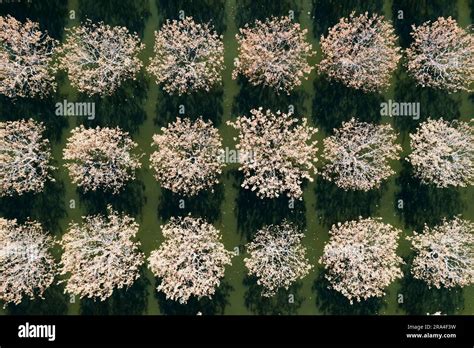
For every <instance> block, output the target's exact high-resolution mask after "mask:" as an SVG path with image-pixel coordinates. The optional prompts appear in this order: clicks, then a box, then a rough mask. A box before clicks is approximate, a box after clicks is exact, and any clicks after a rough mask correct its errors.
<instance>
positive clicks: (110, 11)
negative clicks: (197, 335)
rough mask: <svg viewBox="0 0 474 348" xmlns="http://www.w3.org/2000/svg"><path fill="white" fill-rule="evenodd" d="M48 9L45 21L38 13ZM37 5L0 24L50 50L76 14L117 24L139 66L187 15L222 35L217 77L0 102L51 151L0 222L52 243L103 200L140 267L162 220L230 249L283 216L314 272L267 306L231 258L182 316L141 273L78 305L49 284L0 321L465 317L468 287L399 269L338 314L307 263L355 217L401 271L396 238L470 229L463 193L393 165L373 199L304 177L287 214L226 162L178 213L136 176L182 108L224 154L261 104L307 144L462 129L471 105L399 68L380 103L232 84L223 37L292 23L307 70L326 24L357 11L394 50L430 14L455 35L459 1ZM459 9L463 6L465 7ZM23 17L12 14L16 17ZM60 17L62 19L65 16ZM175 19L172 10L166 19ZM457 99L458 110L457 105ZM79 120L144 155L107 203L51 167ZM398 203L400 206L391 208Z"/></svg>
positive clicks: (470, 307) (473, 296)
mask: <svg viewBox="0 0 474 348" xmlns="http://www.w3.org/2000/svg"><path fill="white" fill-rule="evenodd" d="M47 3H50V5H49V6H53V7H54V11H53V10H51V9H49V8H48V6H47ZM111 3H112V2H111V1H100V2H98V1H93V0H88V1H81V0H70V1H60V0H56V1H48V2H34V3H33V5H29V6H26V5H24V4H23V5H22V4H17V5H8V6H7V5H1V4H0V14H2V15H3V14H5V13H12V14H13V15H16V16H18V17H19V18H20V17H21V16H23V17H30V18H31V19H33V20H38V21H40V22H41V23H42V25H43V26H44V27H45V28H47V29H48V30H49V31H50V32H51V33H52V34H53V35H55V36H56V37H57V38H58V39H61V38H62V27H64V26H66V27H68V26H73V25H76V24H78V23H79V22H80V21H81V20H82V19H84V18H86V17H88V18H91V19H93V20H103V21H105V22H106V23H109V24H112V25H125V26H127V27H128V28H130V29H132V30H135V31H137V32H138V33H139V34H140V35H141V37H142V39H143V42H144V43H145V45H146V49H145V50H144V51H143V52H142V54H141V58H142V59H143V61H144V62H146V63H148V59H149V57H150V56H152V54H153V37H154V31H155V30H158V28H159V27H160V26H161V24H162V23H163V21H164V20H165V19H167V18H178V16H179V15H180V14H183V13H184V14H185V15H186V16H193V17H194V18H195V19H196V20H199V21H209V20H212V22H213V24H214V25H215V27H216V29H217V30H218V32H219V33H221V34H222V35H223V36H224V44H225V63H226V67H227V68H226V70H225V71H224V74H223V85H222V86H221V87H219V88H216V89H215V90H213V91H211V92H210V93H200V94H194V95H190V96H182V97H172V96H169V95H167V94H165V93H164V92H163V91H162V90H161V89H160V88H159V87H158V86H157V85H156V84H155V83H154V81H152V80H150V79H148V77H147V76H146V75H145V73H144V72H143V73H142V74H141V75H140V76H139V78H138V79H137V81H129V82H127V83H125V84H124V85H123V87H122V88H121V89H119V90H118V91H117V93H115V94H114V95H113V96H111V97H107V98H103V99H98V98H87V97H85V96H83V95H80V94H79V93H76V92H75V91H74V90H73V89H72V88H71V87H70V85H69V82H68V81H67V78H66V77H65V76H60V78H61V83H60V88H59V91H58V93H57V94H56V95H55V96H53V97H51V98H50V99H47V100H43V101H17V102H16V103H14V104H13V103H11V102H10V101H8V100H6V99H5V98H2V99H0V105H1V108H0V115H1V118H2V120H5V119H15V118H20V117H34V118H36V119H41V120H43V121H44V122H45V123H46V125H47V127H48V136H49V138H50V139H51V141H52V143H53V155H54V158H55V159H56V162H57V163H56V165H57V166H58V167H59V168H60V170H59V171H57V172H56V180H57V181H56V183H55V184H51V185H49V186H48V187H47V189H46V191H45V192H44V193H42V194H39V195H36V196H28V197H23V198H21V199H3V200H2V202H1V213H2V215H3V216H6V217H16V218H18V219H20V220H21V219H24V218H25V217H26V216H31V217H32V218H35V219H38V220H39V221H41V222H42V223H43V224H44V225H45V227H46V228H47V229H48V230H50V231H51V233H52V234H54V235H55V236H56V237H58V238H59V237H60V236H61V235H62V234H63V233H64V231H65V229H66V227H67V225H68V223H69V222H70V221H77V220H79V219H80V217H81V216H83V215H85V214H90V213H95V212H98V211H102V210H103V209H104V207H105V206H106V205H107V203H111V204H113V206H114V207H116V208H117V209H120V210H123V211H127V212H128V213H129V214H131V215H133V216H135V217H136V218H137V220H138V222H139V223H140V231H139V235H138V237H139V239H140V241H141V245H142V250H143V251H144V253H145V254H146V255H147V256H148V255H149V253H150V252H151V251H152V250H154V249H156V248H157V247H158V246H159V244H160V242H161V241H162V239H163V238H162V235H161V232H160V225H162V224H163V223H165V222H166V221H167V220H168V219H169V218H170V216H173V215H184V214H188V213H191V214H193V215H195V216H202V217H205V218H207V219H208V220H209V221H211V222H212V223H213V224H214V225H215V226H216V227H217V228H218V229H219V230H220V231H221V232H222V235H223V241H224V244H225V245H226V247H227V248H228V249H234V248H238V249H239V250H241V251H243V246H244V245H245V244H246V243H247V242H248V240H249V238H251V236H252V234H253V233H255V231H256V230H257V229H258V228H260V227H261V226H263V225H265V224H268V223H274V222H278V221H281V220H282V219H283V218H287V219H289V220H291V221H295V222H296V223H297V224H298V225H299V226H301V227H302V228H304V230H305V238H304V244H305V245H306V247H307V248H308V252H309V254H308V256H309V258H310V260H311V262H312V263H313V264H314V265H315V267H314V269H313V270H312V271H311V273H310V274H309V275H308V276H307V277H306V278H304V279H303V280H302V281H300V282H298V283H297V284H295V285H294V286H293V287H291V288H290V289H289V290H282V291H280V292H279V293H278V294H277V295H276V296H275V297H274V298H272V299H264V298H262V297H261V296H260V289H259V288H258V286H257V285H256V283H255V281H254V280H253V279H250V278H248V277H246V269H245V268H244V264H243V259H244V257H245V254H243V253H240V255H239V256H237V257H235V258H234V259H233V263H232V266H230V267H228V269H227V270H226V276H225V278H224V279H223V282H222V284H221V286H220V287H219V289H218V291H217V293H216V295H215V296H214V297H213V298H212V299H203V300H199V301H198V300H193V301H191V302H189V303H188V304H187V305H179V304H177V303H174V302H172V301H167V300H166V299H165V297H164V296H163V295H162V294H157V293H156V290H155V287H156V280H155V279H154V278H153V276H152V274H151V273H150V271H149V270H147V269H145V268H144V269H143V274H142V277H141V278H140V279H139V280H138V281H137V282H136V283H135V284H134V285H133V286H132V287H131V288H130V289H128V290H120V291H116V292H115V293H114V295H113V296H112V297H111V298H110V299H109V300H107V301H105V302H94V301H91V300H82V301H81V300H79V299H78V298H74V297H70V296H69V295H64V294H63V286H62V285H57V286H53V287H51V288H50V289H49V290H48V291H47V293H46V298H45V300H35V301H26V300H25V301H23V302H22V303H21V304H20V305H19V306H16V307H14V306H9V307H7V309H6V310H2V313H4V314H6V313H31V314H33V313H35V314H81V313H82V314H191V315H195V314H196V313H197V312H202V313H203V314H426V313H434V312H437V311H441V312H442V313H448V314H473V313H474V287H472V286H471V287H467V288H464V289H462V290H461V289H454V290H451V291H448V290H444V289H441V290H436V289H428V288H427V286H426V285H425V284H424V283H422V282H419V281H417V280H414V279H412V278H411V277H410V276H409V274H408V271H407V268H406V269H405V277H404V278H403V279H402V280H400V281H397V282H395V283H393V284H392V285H391V286H390V287H389V288H388V289H387V294H386V296H384V297H383V298H381V299H376V300H371V301H366V302H364V303H360V304H356V305H353V306H351V305H350V304H349V303H348V301H347V300H346V299H345V298H344V297H342V296H341V295H339V294H338V293H336V292H334V291H332V290H330V289H328V288H327V283H326V282H325V281H324V279H323V278H322V276H321V271H322V267H321V265H319V264H318V259H319V257H320V256H321V254H322V250H323V246H324V243H325V242H326V241H327V240H328V231H329V229H330V227H331V225H332V224H333V223H336V222H339V221H346V220H349V219H353V218H357V217H358V216H364V217H365V216H380V217H382V218H383V220H384V222H387V223H390V224H392V225H394V226H396V227H398V228H400V229H402V230H403V236H402V238H401V240H400V247H399V254H400V255H401V256H403V257H404V259H405V261H406V262H408V263H409V262H410V259H411V257H412V255H411V252H410V250H409V247H408V243H407V242H406V240H405V239H404V237H405V236H407V235H410V234H411V233H412V231H413V230H420V229H421V228H422V226H423V224H424V223H428V224H430V225H432V224H435V223H437V222H439V221H440V220H441V219H442V218H443V217H445V216H453V215H456V214H462V216H463V217H464V218H467V219H470V220H473V219H474V207H473V206H474V205H473V202H474V189H473V188H468V189H458V190H456V189H432V188H430V187H426V186H423V185H420V184H419V183H418V181H417V180H415V179H414V178H413V177H412V175H411V169H410V168H409V166H408V165H407V163H406V161H404V160H403V159H402V160H401V161H399V162H396V163H394V165H395V168H396V172H397V173H396V175H394V176H393V177H391V179H390V180H388V181H387V183H386V184H385V185H383V187H382V188H381V189H380V190H375V191H372V192H368V193H360V192H357V193H355V192H345V191H343V190H340V189H339V188H337V187H336V186H335V185H333V184H331V183H328V182H327V181H324V180H322V179H321V178H320V177H319V176H317V177H316V179H315V181H314V182H313V183H307V184H306V185H305V189H304V196H303V200H302V201H301V202H296V204H295V206H294V207H293V208H291V207H290V206H289V204H288V201H287V200H286V199H276V200H260V199H257V198H256V197H255V195H254V194H253V193H251V192H247V191H246V190H243V189H241V188H240V183H241V175H240V173H239V172H238V171H237V167H236V166H235V165H229V166H228V167H227V168H226V170H225V171H224V173H223V175H222V180H221V184H219V185H218V186H217V187H216V189H215V191H214V193H211V192H209V193H203V194H201V195H199V196H197V197H196V198H194V199H185V203H186V205H185V206H186V208H185V209H180V208H179V207H178V204H179V199H180V198H181V197H178V196H176V195H173V194H171V193H170V192H168V191H166V190H163V189H161V188H160V187H159V185H158V184H157V182H156V181H155V179H154V178H153V176H152V173H151V171H150V170H149V162H148V158H149V154H150V153H151V152H152V148H151V142H152V135H153V134H154V133H157V132H159V129H160V127H162V126H163V125H166V124H167V123H168V122H170V121H172V120H173V119H174V118H175V117H176V116H177V115H178V107H179V106H180V105H184V106H185V108H186V115H187V116H189V117H196V116H200V115H202V116H203V117H204V118H207V119H211V120H212V121H213V122H214V124H216V125H217V126H218V127H219V130H220V133H221V135H222V137H223V139H224V146H227V147H229V148H234V146H235V142H234V140H233V137H234V136H235V135H236V133H235V130H233V129H232V128H231V127H229V126H228V125H226V121H228V120H233V119H235V118H236V117H237V116H238V115H243V114H246V113H248V111H249V110H250V109H252V108H253V107H258V106H263V107H265V108H267V107H268V108H272V109H274V110H275V111H276V110H277V109H280V110H282V111H286V110H287V109H288V107H289V106H290V105H292V106H293V107H294V109H295V113H296V114H297V115H301V116H304V117H307V118H308V120H309V121H310V124H312V125H314V126H316V127H317V128H318V129H319V133H318V144H319V145H320V146H319V147H321V144H322V139H323V138H324V137H325V136H326V135H327V134H328V133H329V132H330V131H331V130H332V129H333V128H334V127H337V126H339V125H340V124H341V122H343V121H345V120H349V119H350V118H351V117H353V116H355V117H358V118H360V119H363V120H367V121H371V122H376V123H377V122H380V123H391V124H392V125H393V126H394V127H395V129H396V130H397V132H399V142H400V143H401V144H402V145H403V149H404V153H403V155H406V154H407V153H408V151H409V145H408V133H409V132H411V131H413V130H414V129H415V128H416V127H417V125H418V124H419V122H421V121H423V120H424V119H426V118H427V117H433V118H439V117H443V118H445V119H454V118H458V119H462V120H467V119H470V118H472V116H473V114H474V112H473V111H474V104H473V98H472V95H471V96H470V95H468V94H467V93H456V94H446V93H441V92H435V91H432V90H428V89H422V88H419V87H416V86H415V85H414V83H413V81H412V80H411V79H410V78H409V77H407V76H406V74H405V73H404V69H403V68H399V70H398V71H397V72H396V74H394V77H393V79H392V84H391V87H390V89H389V90H388V91H386V92H385V93H384V94H382V95H373V94H363V93H360V92H357V91H354V90H350V89H347V88H345V87H344V86H342V85H339V84H336V83H329V82H328V81H326V80H325V79H324V78H323V77H321V76H319V75H318V74H317V73H316V71H314V70H313V72H312V73H311V75H310V77H309V79H308V80H307V81H305V82H304V83H303V85H302V86H301V88H298V89H297V90H296V91H295V92H294V93H292V94H291V95H290V96H287V95H276V94H274V93H273V92H272V91H270V90H268V89H265V88H260V87H253V86H251V85H249V84H248V83H246V81H245V80H244V79H239V80H232V78H231V72H232V68H233V60H234V58H235V57H236V55H237V47H236V41H235V34H236V33H237V32H238V28H239V27H241V26H243V25H244V24H245V23H252V22H253V21H254V20H255V19H262V18H265V17H269V16H271V15H275V16H280V15H287V14H289V15H294V16H295V21H298V22H299V23H301V25H302V27H303V28H305V29H307V30H308V35H307V36H308V40H309V41H310V42H311V43H312V44H313V47H314V48H315V49H317V51H318V54H317V55H316V56H315V57H313V58H312V60H311V63H312V64H316V63H317V62H318V61H319V60H320V51H319V45H318V39H319V37H320V36H321V34H324V33H326V32H327V29H328V28H329V27H330V26H332V25H334V24H335V23H336V22H337V20H338V18H339V17H342V16H346V15H348V14H350V12H351V11H353V10H354V11H357V12H365V11H369V12H376V13H382V14H384V15H385V17H386V18H388V19H390V20H393V22H394V24H395V28H396V30H397V34H398V35H399V36H400V41H401V44H402V45H403V46H404V47H406V45H407V44H409V39H410V38H409V35H408V33H409V31H410V26H411V24H413V23H417V24H419V23H422V22H424V21H426V20H432V19H435V18H437V17H438V16H449V15H450V16H453V17H455V18H456V19H457V20H458V22H459V23H460V24H461V25H462V26H463V27H465V26H467V25H469V24H470V23H471V20H472V12H471V8H472V5H474V4H473V1H467V0H459V1H450V0H446V1H441V0H436V1H411V0H403V1H396V0H393V1H388V0H386V1H377V0H350V1H348V0H340V1H329V0H325V1H319V0H314V1H309V0H306V1H305V0H300V1H297V0H284V1H283V0H282V1H275V0H265V1H262V0H202V1H189V0H187V1H185V0H177V1H167V0H156V1H155V0H149V1H147V0H141V1H132V0H127V1H117V2H115V3H114V4H111ZM469 3H470V4H471V7H470V6H469V5H470V4H469ZM22 6H23V7H22ZM72 11H73V12H72ZM180 11H184V12H180ZM469 97H471V99H470V98H469ZM65 98H66V99H68V100H69V101H76V100H77V101H93V102H95V103H96V118H95V120H85V119H72V118H68V119H66V118H58V117H57V116H55V115H54V104H55V103H56V102H57V101H62V100H63V99H65ZM387 100H395V101H398V102H419V103H420V110H421V116H420V119H419V120H413V119H412V118H396V117H393V118H391V117H382V116H380V103H381V102H383V101H387ZM80 123H85V124H86V125H89V126H95V125H113V126H115V125H118V126H120V127H122V128H123V129H125V130H127V131H129V132H130V133H131V134H132V136H133V138H134V140H135V141H136V142H137V143H138V144H139V150H140V151H141V152H144V153H145V154H146V155H145V156H144V158H143V167H142V169H141V170H140V171H139V174H138V177H137V180H136V181H135V182H133V183H131V184H130V185H128V186H127V188H126V190H125V191H124V192H123V193H121V194H119V195H117V196H111V195H105V194H95V195H81V194H80V193H79V192H78V191H77V190H76V187H75V186H74V185H72V184H71V182H70V179H69V178H68V176H67V172H66V171H65V170H64V168H63V164H64V162H63V161H62V149H63V148H64V145H65V141H66V138H67V137H68V135H69V132H70V130H71V129H72V128H74V127H75V126H77V125H78V124H80ZM400 202H402V203H403V208H399V207H400Z"/></svg>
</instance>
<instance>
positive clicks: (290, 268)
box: [244, 221, 311, 297]
mask: <svg viewBox="0 0 474 348" xmlns="http://www.w3.org/2000/svg"><path fill="white" fill-rule="evenodd" d="M303 237H304V234H302V233H299V232H298V229H297V227H296V226H295V225H293V224H291V223H289V222H286V221H284V222H283V223H281V224H280V225H269V226H265V227H263V228H262V229H261V230H259V231H258V232H257V234H256V235H255V238H254V240H253V241H252V242H250V243H249V244H248V245H247V251H248V253H249V254H250V257H247V258H245V259H244V263H245V266H246V267H247V268H248V270H249V274H250V275H254V276H256V277H257V283H258V284H259V285H261V286H263V291H262V296H265V297H271V296H273V295H275V294H276V292H277V291H278V289H279V288H285V289H288V288H289V287H290V286H291V285H292V284H293V283H294V282H295V281H297V280H298V279H301V278H304V276H306V275H307V274H308V272H309V270H310V269H311V265H310V264H309V262H308V259H307V258H306V248H305V247H304V246H303V245H302V244H301V239H302V238H303Z"/></svg>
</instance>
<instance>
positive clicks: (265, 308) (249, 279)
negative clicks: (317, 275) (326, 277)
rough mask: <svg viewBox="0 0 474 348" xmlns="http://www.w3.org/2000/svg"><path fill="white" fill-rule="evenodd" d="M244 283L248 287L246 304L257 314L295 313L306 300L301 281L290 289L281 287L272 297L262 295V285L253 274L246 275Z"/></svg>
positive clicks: (245, 296)
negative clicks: (302, 292)
mask: <svg viewBox="0 0 474 348" xmlns="http://www.w3.org/2000/svg"><path fill="white" fill-rule="evenodd" d="M243 284H244V286H246V287H247V290H246V291H245V295H244V299H245V306H246V307H247V308H248V310H249V311H251V312H252V313H254V314H257V315H295V314H298V310H299V308H300V307H301V305H302V303H303V301H304V300H305V297H304V296H303V295H302V294H301V288H302V287H303V285H302V283H301V282H300V281H298V282H296V283H294V284H293V285H291V286H290V287H289V288H288V290H286V289H279V290H278V292H277V293H276V294H275V295H274V296H272V297H263V296H262V287H261V286H260V285H258V284H257V278H255V277H253V276H246V277H245V278H244V281H243Z"/></svg>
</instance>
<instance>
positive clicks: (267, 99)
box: [232, 76, 309, 117]
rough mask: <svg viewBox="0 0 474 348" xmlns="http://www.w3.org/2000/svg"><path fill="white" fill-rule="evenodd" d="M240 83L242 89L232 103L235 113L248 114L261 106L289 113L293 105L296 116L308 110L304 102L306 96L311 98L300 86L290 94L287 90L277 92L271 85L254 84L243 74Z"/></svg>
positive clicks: (233, 112) (239, 79)
mask: <svg viewBox="0 0 474 348" xmlns="http://www.w3.org/2000/svg"><path fill="white" fill-rule="evenodd" d="M238 83H239V85H240V90H239V94H238V95H237V96H236V97H235V98H234V103H233V105H232V114H233V115H236V116H237V115H239V116H240V115H248V114H249V111H250V110H252V109H258V108H259V107H263V109H270V110H272V111H273V112H277V111H278V110H280V111H281V112H284V113H288V112H289V111H290V110H289V108H290V106H292V109H294V110H292V111H293V113H294V114H295V116H296V117H301V116H303V115H305V114H306V113H307V112H308V110H306V108H305V107H304V102H305V100H306V98H309V95H308V93H307V92H305V91H304V90H303V89H302V88H298V89H296V90H294V91H293V92H292V93H291V94H290V95H288V94H286V93H285V92H280V93H276V91H275V90H274V89H273V88H271V87H267V86H263V85H259V86H253V85H252V84H251V83H250V82H249V81H248V80H247V79H246V78H245V77H243V76H239V78H238Z"/></svg>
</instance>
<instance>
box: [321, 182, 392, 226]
mask: <svg viewBox="0 0 474 348" xmlns="http://www.w3.org/2000/svg"><path fill="white" fill-rule="evenodd" d="M385 190H386V184H382V186H381V187H380V188H379V189H374V190H370V191H367V192H365V191H345V190H343V189H341V188H339V187H338V186H337V185H336V184H334V183H333V182H330V181H327V180H325V179H323V178H322V177H321V176H318V177H317V178H316V188H315V190H314V191H315V194H316V213H317V215H318V217H319V219H320V221H321V222H322V223H323V224H324V225H325V226H326V227H331V226H332V225H333V224H335V223H337V222H344V221H349V220H355V219H357V218H358V217H359V216H361V217H363V218H366V217H370V216H374V215H377V211H378V207H379V204H380V198H381V197H382V194H383V192H384V191H385Z"/></svg>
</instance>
